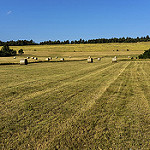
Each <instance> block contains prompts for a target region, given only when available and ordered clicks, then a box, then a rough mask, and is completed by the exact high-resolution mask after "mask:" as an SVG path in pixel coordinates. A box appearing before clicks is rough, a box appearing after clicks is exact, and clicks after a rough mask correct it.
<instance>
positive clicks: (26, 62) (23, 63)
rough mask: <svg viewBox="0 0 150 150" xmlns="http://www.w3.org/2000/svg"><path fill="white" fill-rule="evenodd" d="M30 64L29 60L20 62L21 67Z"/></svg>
mask: <svg viewBox="0 0 150 150" xmlns="http://www.w3.org/2000/svg"><path fill="white" fill-rule="evenodd" d="M27 64H28V60H27V59H21V60H20V65H27Z"/></svg>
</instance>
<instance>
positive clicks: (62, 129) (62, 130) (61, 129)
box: [49, 62, 131, 143]
mask: <svg viewBox="0 0 150 150" xmlns="http://www.w3.org/2000/svg"><path fill="white" fill-rule="evenodd" d="M130 63H131V62H128V63H126V64H125V66H124V67H123V68H122V69H121V70H120V72H119V74H118V75H117V76H116V77H115V78H114V79H113V80H112V81H109V82H108V83H107V86H106V87H105V88H103V89H101V91H100V92H99V93H97V94H96V96H95V97H93V98H92V99H91V100H89V101H88V102H87V103H86V104H85V105H84V106H83V107H82V108H80V109H79V110H78V111H77V112H76V113H75V114H74V115H73V116H71V117H70V118H68V119H67V120H66V121H65V123H63V124H60V125H59V128H58V129H56V130H55V137H53V138H51V140H50V141H49V142H51V143H52V142H53V141H54V140H55V139H57V138H58V137H59V136H60V134H64V133H65V132H66V130H67V129H68V128H71V124H73V123H75V122H76V121H77V120H78V119H79V118H80V117H81V116H82V114H84V113H85V112H86V111H88V110H89V109H91V108H92V107H93V106H94V104H95V102H96V100H98V99H100V98H101V97H102V95H103V94H104V93H105V92H106V91H107V89H108V88H109V87H110V86H111V85H112V84H113V83H114V82H115V81H116V80H117V79H118V78H119V77H120V76H121V74H122V73H123V72H124V71H125V70H126V68H127V67H128V66H129V65H130Z"/></svg>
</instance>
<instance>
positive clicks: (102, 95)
mask: <svg viewBox="0 0 150 150" xmlns="http://www.w3.org/2000/svg"><path fill="white" fill-rule="evenodd" d="M137 44H139V43H137ZM140 44H141V43H140ZM98 45H99V44H98ZM98 45H96V44H95V46H98ZM69 46H70V45H69ZM69 46H68V47H69ZM71 46H73V45H71ZM75 46H76V45H74V47H75ZM78 46H81V47H82V46H84V45H78ZM85 46H91V47H92V45H85ZM37 47H38V46H37ZM43 47H46V46H43ZM47 47H53V46H47ZM56 47H57V48H58V47H61V46H56ZM56 47H55V50H56ZM66 47H67V46H66ZM32 48H33V47H32V46H31V49H32ZM34 48H35V47H34ZM34 48H33V49H34ZM14 49H15V48H14ZM19 49H20V47H19ZM31 49H30V50H29V51H27V50H25V54H24V56H27V55H30V56H32V55H33V56H39V60H44V58H45V57H46V56H53V57H54V56H58V57H59V58H60V57H62V56H64V58H65V59H67V60H72V61H66V62H57V61H55V58H54V59H53V62H45V63H31V64H29V65H27V66H21V65H3V66H1V67H0V74H1V78H0V83H1V86H0V91H1V92H0V110H1V111H0V120H1V121H0V149H3V150H5V149H15V150H17V149H18V150H20V149H21V150H23V149H24V150H25V149H31V150H32V149H52V150H53V149H60V150H64V149H65V150H70V149H123V150H124V149H143V150H147V149H149V147H150V143H149V141H150V130H149V127H150V126H149V125H150V92H149V91H150V78H149V76H150V72H149V70H150V61H148V60H147V61H138V60H136V61H118V62H117V63H112V62H111V58H110V57H111V56H113V55H116V54H117V53H118V57H119V58H120V59H121V58H124V57H126V56H128V53H130V54H131V53H132V54H131V55H133V56H136V55H137V53H138V52H141V51H143V50H137V51H136V50H131V51H128V52H127V51H124V50H122V51H121V50H120V51H118V52H116V51H114V53H115V54H113V51H112V50H105V51H92V52H91V51H88V52H70V51H65V52H63V51H60V52H57V51H49V50H48V51H47V52H46V51H44V50H43V49H42V46H40V47H39V49H38V48H36V49H37V51H32V50H31ZM45 49H46V48H45ZM85 49H86V48H85ZM42 50H43V51H42ZM32 52H33V53H32ZM42 52H43V53H42ZM111 52H112V53H111ZM56 54H57V55H56ZM89 55H90V56H93V57H95V58H97V57H100V56H105V57H104V58H102V60H101V61H98V60H97V59H94V63H87V61H86V60H85V61H80V60H82V59H84V58H87V57H88V56H89ZM24 56H19V58H17V59H16V60H13V61H16V62H17V61H18V60H19V59H20V57H24ZM69 56H72V58H69ZM2 59H6V58H2ZM9 59H12V58H11V57H10V58H8V59H6V60H1V61H2V62H4V61H7V62H8V60H9ZM73 60H76V61H73Z"/></svg>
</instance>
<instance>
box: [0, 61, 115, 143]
mask: <svg viewBox="0 0 150 150" xmlns="http://www.w3.org/2000/svg"><path fill="white" fill-rule="evenodd" d="M75 65H76V63H75ZM88 65H96V67H97V65H98V64H96V63H95V64H87V63H86V66H88ZM111 65H112V66H114V65H117V64H111ZM102 66H103V65H102ZM61 67H62V66H61ZM103 67H104V68H105V67H106V66H103ZM90 68H92V66H91V67H90ZM92 69H93V68H92ZM108 69H110V68H108ZM8 70H9V69H8ZM105 70H107V69H105ZM76 72H77V71H76ZM79 72H80V71H79ZM100 72H101V69H100V68H99V69H98V68H97V73H94V72H93V75H97V76H99V73H100ZM89 73H91V70H90V69H89ZM24 75H25V72H22V77H23V76H24ZM102 76H103V75H102ZM81 77H82V78H83V75H82V76H81ZM12 78H13V77H12ZM79 78H80V76H79ZM88 78H91V76H90V75H87V79H88ZM92 78H93V77H92ZM83 79H84V80H83V83H84V82H85V81H86V77H85V78H83ZM76 81H78V79H77V80H76ZM65 82H67V81H65ZM68 82H70V83H69V84H66V85H64V86H62V87H60V88H57V90H56V91H55V92H54V93H51V92H50V91H49V93H46V94H44V95H38V96H37V97H36V96H35V98H31V99H30V98H29V99H27V100H26V99H24V100H22V99H23V98H22V99H21V97H20V103H18V100H19V99H17V102H16V101H15V96H14V97H9V98H8V99H7V98H5V101H2V99H3V98H2V99H1V108H2V115H1V117H2V120H3V123H2V128H5V127H6V126H7V127H8V128H11V124H12V125H13V130H18V126H20V125H21V126H23V127H25V128H26V127H28V125H29V124H32V121H33V120H32V119H31V118H30V117H33V116H34V115H36V116H38V117H40V115H41V114H43V111H47V112H46V115H47V116H51V117H52V115H50V113H53V112H51V111H50V110H49V109H52V108H53V107H54V106H55V107H56V106H57V107H59V104H62V105H63V103H64V102H67V101H69V100H70V99H71V98H72V97H73V95H75V96H76V95H77V96H78V95H80V93H83V95H84V96H82V94H81V98H82V99H83V101H81V102H80V101H77V104H76V98H74V103H75V105H77V106H78V105H79V106H78V107H82V105H81V106H80V103H85V100H88V97H87V98H86V96H87V95H86V93H87V92H88V90H87V91H86V89H85V88H86V87H88V86H89V84H88V85H86V82H85V83H84V84H83V85H82V83H80V82H79V81H78V82H74V81H73V80H72V81H70V80H69V81H68ZM34 84H36V83H34ZM71 85H72V86H71ZM79 85H80V86H81V87H80V86H79ZM24 86H26V84H25V85H24ZM89 87H90V86H89ZM89 87H88V88H87V89H89ZM82 88H83V89H84V90H85V91H84V90H83V89H82ZM90 89H92V86H91V87H90ZM13 90H14V89H13V88H12V92H13ZM26 90H27V89H26ZM18 91H19V93H18V95H19V94H22V93H24V92H25V91H23V90H19V86H18ZM29 91H30V89H29ZM83 91H84V92H83ZM6 94H7V92H6ZM35 94H36V93H35ZM89 94H90V93H89ZM16 97H17V96H16ZM26 97H28V94H27V95H26ZM79 97H80V96H79ZM84 97H85V100H84ZM67 98H68V100H66V99H67ZM7 101H11V103H9V105H8V104H7ZM59 101H60V102H61V101H62V102H61V103H60V102H59ZM47 104H48V106H47ZM43 105H44V107H45V106H46V108H45V109H44V108H41V106H42V107H43ZM69 105H70V104H69ZM33 106H34V107H35V108H36V109H35V108H34V111H33V109H32V108H33ZM50 106H52V107H50ZM49 107H50V108H49ZM62 107H63V106H62ZM67 107H68V106H67ZM46 109H48V110H46ZM71 109H72V110H74V109H75V108H71ZM25 110H26V111H25ZM37 110H38V111H39V110H40V111H42V112H39V113H40V114H38V113H37V112H38V111H37ZM33 112H34V113H33ZM32 113H33V114H34V115H33V114H32ZM65 113H66V112H65ZM56 114H57V113H56ZM24 115H25V116H24ZM57 115H58V114H57ZM65 115H66V114H65ZM43 116H44V114H43ZM7 117H8V118H7ZM54 117H55V116H54ZM18 118H20V119H21V120H20V121H21V122H20V121H17V120H18ZM40 118H41V117H40ZM60 118H62V116H60ZM28 119H29V120H30V121H29V120H28ZM55 119H56V118H55ZM64 119H66V117H65V116H64ZM37 120H39V118H38V119H37ZM22 121H23V122H22ZM33 122H34V121H33ZM15 123H16V124H18V123H19V124H18V125H17V126H15V125H14V124H15ZM26 123H29V124H26ZM35 123H36V122H35ZM25 124H26V125H25ZM8 128H5V129H6V131H7V129H8ZM21 128H22V127H21ZM21 130H22V129H21ZM15 132H16V131H15ZM8 133H9V132H8ZM13 135H14V134H13ZM6 137H7V136H6ZM8 137H9V136H8ZM8 141H9V140H8ZM10 141H11V140H10Z"/></svg>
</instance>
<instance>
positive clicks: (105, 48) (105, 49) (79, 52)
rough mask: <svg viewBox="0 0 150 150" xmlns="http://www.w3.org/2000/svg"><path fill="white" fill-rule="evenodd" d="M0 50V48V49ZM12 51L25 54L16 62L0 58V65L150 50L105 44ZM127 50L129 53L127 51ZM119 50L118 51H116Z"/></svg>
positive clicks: (134, 45) (148, 45)
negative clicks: (24, 59)
mask: <svg viewBox="0 0 150 150" xmlns="http://www.w3.org/2000/svg"><path fill="white" fill-rule="evenodd" d="M0 48H1V47H0ZM11 48H13V49H14V50H17V51H18V50H19V49H21V48H22V49H23V50H24V52H25V54H24V55H23V56H18V57H17V59H16V60H14V59H13V57H6V58H5V57H3V58H2V57H1V58H0V63H7V62H8V63H13V62H19V61H20V59H21V58H25V57H27V56H36V57H38V58H39V60H45V58H46V57H50V56H51V57H53V58H55V57H56V56H58V57H64V58H66V59H68V58H69V56H72V58H73V59H85V58H87V57H88V56H92V57H95V58H97V57H113V56H118V57H120V58H122V57H125V58H127V56H135V57H136V56H138V55H139V54H141V53H143V52H144V50H148V49H149V48H150V42H141V43H106V44H70V45H68V44H67V45H35V46H12V47H11ZM127 49H129V51H127ZM117 50H119V51H117Z"/></svg>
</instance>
